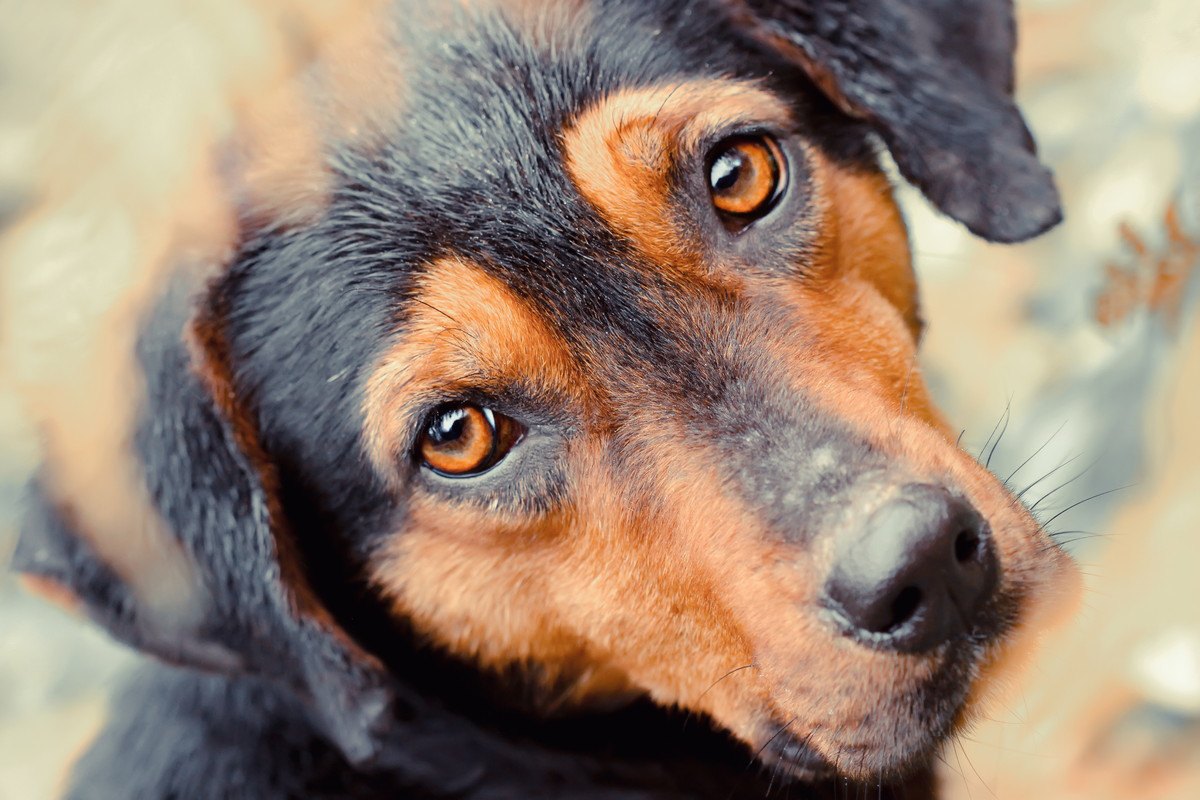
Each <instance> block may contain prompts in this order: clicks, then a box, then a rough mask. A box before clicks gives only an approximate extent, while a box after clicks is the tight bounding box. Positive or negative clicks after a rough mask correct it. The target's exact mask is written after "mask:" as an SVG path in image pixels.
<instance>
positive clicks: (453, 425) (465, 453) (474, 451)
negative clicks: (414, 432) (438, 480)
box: [417, 404, 524, 477]
mask: <svg viewBox="0 0 1200 800" xmlns="http://www.w3.org/2000/svg"><path fill="white" fill-rule="evenodd" d="M523 432H524V429H523V428H522V427H521V425H520V423H518V422H517V421H516V420H514V419H511V418H510V417H506V416H504V415H503V414H498V413H496V412H495V411H493V410H492V409H490V408H481V407H480V406H476V405H466V404H464V405H452V406H442V407H441V408H439V409H438V410H437V411H435V412H434V414H433V416H432V417H430V421H429V425H428V427H426V428H425V432H424V433H423V434H422V435H421V440H420V442H419V443H418V445H417V450H418V452H419V453H420V456H421V461H422V462H423V463H424V464H425V466H427V467H429V468H430V469H432V470H433V471H435V472H438V473H441V474H443V475H450V476H453V477H463V476H467V475H476V474H478V473H480V472H483V471H485V470H487V469H490V468H491V467H494V466H495V465H496V464H498V463H499V462H500V460H501V459H503V458H504V456H506V455H508V451H509V450H510V449H512V446H513V445H514V444H516V443H517V440H518V439H520V438H521V434H522V433H523Z"/></svg>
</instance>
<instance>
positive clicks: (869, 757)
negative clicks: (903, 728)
mask: <svg viewBox="0 0 1200 800" xmlns="http://www.w3.org/2000/svg"><path fill="white" fill-rule="evenodd" d="M930 723H931V728H930V729H929V730H920V729H913V730H911V731H909V732H907V735H904V734H902V733H901V732H899V731H895V730H893V731H891V734H890V736H889V735H885V734H884V732H883V731H882V730H880V731H879V732H878V733H873V732H869V731H862V730H860V731H858V732H857V734H856V736H855V737H854V738H853V739H846V740H844V741H839V740H838V739H837V737H835V738H834V739H833V740H831V741H829V742H827V743H826V746H825V747H823V748H821V749H820V750H819V749H818V748H817V747H816V746H815V745H814V743H813V738H814V737H813V736H811V735H810V734H806V733H804V732H803V731H801V730H799V729H798V728H796V727H795V726H794V725H792V726H787V727H784V726H783V724H782V723H780V724H779V726H778V728H779V729H780V732H779V733H778V734H777V735H775V736H774V737H773V738H772V739H771V741H770V742H768V743H767V744H766V745H765V746H763V747H762V748H761V749H760V750H759V753H758V759H759V761H760V762H761V764H762V766H763V768H765V769H768V770H770V771H771V772H772V774H778V775H782V776H786V777H788V778H790V779H793V780H799V781H810V782H811V781H819V780H825V779H830V778H835V777H837V778H848V779H851V780H861V781H877V780H880V779H883V780H899V779H903V778H905V777H907V776H909V775H910V774H912V773H914V772H916V771H918V770H920V769H922V768H924V767H927V766H928V765H929V764H930V763H931V762H932V761H933V759H934V757H935V755H936V753H937V752H938V750H939V749H940V747H941V745H942V744H944V742H945V741H946V740H947V738H948V737H949V735H950V731H951V729H952V727H953V719H947V720H942V721H935V720H930ZM826 748H828V749H826Z"/></svg>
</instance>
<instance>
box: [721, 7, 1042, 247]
mask: <svg viewBox="0 0 1200 800" xmlns="http://www.w3.org/2000/svg"><path fill="white" fill-rule="evenodd" d="M735 7H736V8H737V9H738V11H737V18H738V21H739V22H740V23H741V24H744V25H746V26H748V27H749V29H750V30H751V32H752V33H753V34H754V35H755V36H756V37H757V38H759V39H760V40H764V41H766V42H768V43H770V44H771V45H772V46H773V47H775V48H777V49H779V50H781V51H782V52H783V53H785V54H786V55H787V56H788V57H789V58H790V59H792V60H794V61H796V62H798V63H799V64H801V65H802V66H803V67H804V69H805V70H806V71H807V72H808V74H809V75H810V76H811V77H812V78H813V80H814V81H815V82H816V83H817V85H818V86H820V88H821V89H822V90H823V91H824V92H825V93H826V94H827V95H828V96H829V97H830V98H831V99H832V100H833V101H834V103H836V104H837V105H838V106H839V107H840V108H841V109H842V110H843V111H845V112H846V113H848V114H850V115H851V116H854V117H857V118H860V119H863V120H866V121H868V122H869V123H870V124H871V125H872V126H873V127H874V128H875V130H876V131H877V132H878V133H879V135H880V136H881V137H882V139H883V141H884V142H885V143H886V144H887V146H888V148H889V149H890V150H891V153H892V157H893V158H894V159H895V161H896V165H897V166H898V167H899V168H900V172H901V173H902V174H903V175H904V177H905V178H907V179H908V180H909V181H911V182H912V183H913V184H914V185H916V186H917V187H918V188H919V189H920V190H921V191H922V192H924V194H925V196H926V197H928V198H929V200H930V201H932V202H933V204H934V205H936V206H937V207H938V208H939V209H941V210H942V211H943V212H945V213H946V214H948V215H950V216H951V217H953V218H954V219H956V220H958V221H960V222H962V223H963V224H964V225H966V226H967V228H969V229H970V230H971V231H972V232H973V233H976V234H978V235H979V236H982V237H983V238H985V239H989V240H991V241H997V242H1017V241H1022V240H1024V239H1028V238H1030V237H1032V236H1036V235H1037V234H1039V233H1042V232H1043V231H1045V230H1047V229H1048V228H1050V227H1053V226H1054V225H1055V224H1057V223H1058V222H1059V221H1060V220H1061V219H1062V211H1061V209H1060V207H1059V199H1058V192H1057V190H1056V189H1055V187H1054V181H1053V178H1052V176H1051V174H1050V171H1049V170H1048V169H1047V168H1046V167H1044V166H1043V165H1042V164H1041V163H1040V162H1039V161H1038V159H1037V155H1036V149H1035V146H1034V143H1033V138H1032V137H1031V135H1030V133H1029V130H1028V128H1027V127H1026V126H1025V122H1024V120H1023V119H1022V118H1021V114H1020V112H1019V111H1018V110H1017V107H1016V105H1015V104H1014V103H1013V99H1012V93H1013V65H1012V56H1013V49H1014V46H1015V35H1014V27H1015V26H1014V21H1013V14H1012V3H1011V0H740V2H738V3H736V4H735Z"/></svg>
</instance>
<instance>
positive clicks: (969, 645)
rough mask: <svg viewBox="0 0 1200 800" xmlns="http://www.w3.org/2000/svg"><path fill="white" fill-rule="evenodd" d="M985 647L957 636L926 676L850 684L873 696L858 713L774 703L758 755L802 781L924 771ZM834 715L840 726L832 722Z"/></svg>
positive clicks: (955, 718) (951, 727)
mask: <svg viewBox="0 0 1200 800" xmlns="http://www.w3.org/2000/svg"><path fill="white" fill-rule="evenodd" d="M986 649H987V648H986V646H983V645H981V644H980V643H976V642H968V641H963V642H960V643H959V646H956V647H953V648H950V649H949V650H947V651H945V652H943V653H942V654H941V657H940V658H938V659H937V666H936V667H934V668H933V670H932V672H931V673H930V674H928V675H927V676H926V677H924V678H923V679H921V680H918V681H915V682H913V683H908V684H907V685H906V684H904V683H901V684H899V685H897V684H896V683H888V682H886V681H883V680H882V679H878V680H875V679H874V678H865V679H864V680H862V681H861V682H856V684H855V685H856V686H858V688H859V690H860V691H863V692H867V693H870V694H871V695H872V697H873V698H874V699H873V701H872V702H871V703H870V706H869V708H868V709H866V710H865V711H863V710H861V709H862V708H863V707H861V706H860V707H859V708H860V712H859V713H857V714H853V715H843V714H839V709H837V708H836V707H831V708H830V709H827V710H826V711H825V713H822V711H821V709H808V710H807V711H808V713H806V714H799V715H795V716H790V717H789V716H788V712H787V710H786V709H783V708H776V709H775V710H774V712H773V713H771V714H770V717H769V719H768V720H767V721H766V722H765V724H764V725H762V726H761V729H762V730H764V731H765V732H766V736H767V737H769V739H768V740H767V741H765V742H763V741H760V743H759V745H758V752H759V760H760V761H761V762H762V765H763V767H764V768H767V769H771V770H773V771H774V772H777V773H779V774H783V775H789V776H794V777H796V778H799V779H802V780H818V779H825V778H832V777H835V776H836V777H838V778H848V779H851V780H862V781H878V780H880V779H884V780H901V779H904V778H906V777H908V776H910V775H911V774H913V773H915V772H917V771H919V770H922V769H925V768H927V767H928V766H929V765H930V764H931V763H932V761H933V760H934V759H935V757H936V756H937V754H938V753H939V752H940V750H941V748H942V746H943V745H944V744H945V743H946V742H947V741H948V740H949V739H950V737H951V736H952V735H953V734H954V733H955V732H956V731H957V730H958V729H959V728H960V726H961V724H962V723H963V720H964V719H965V718H966V717H967V716H968V705H969V703H970V699H969V698H971V697H972V692H973V689H974V687H975V684H976V683H977V681H978V678H979V673H980V667H981V666H982V664H983V661H984V654H985V652H986ZM848 680H852V679H851V678H849V677H848ZM872 682H876V684H877V685H875V686H874V687H871V686H870V684H871V683H872ZM831 698H832V695H831ZM831 702H833V701H832V699H831ZM814 712H815V713H814ZM839 716H840V717H841V718H842V720H843V721H842V722H841V723H840V724H839V723H838V722H836V721H834V720H836V719H837V718H839ZM806 718H807V719H806Z"/></svg>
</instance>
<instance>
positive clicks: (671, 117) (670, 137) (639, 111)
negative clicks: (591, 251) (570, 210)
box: [562, 80, 790, 272]
mask: <svg viewBox="0 0 1200 800" xmlns="http://www.w3.org/2000/svg"><path fill="white" fill-rule="evenodd" d="M789 119H790V115H789V112H788V110H787V108H786V107H785V106H784V105H783V104H782V103H781V102H780V101H779V100H778V99H777V98H776V97H775V96H774V95H772V94H771V93H769V92H767V91H766V90H764V89H762V88H761V87H759V86H758V85H757V84H754V83H749V82H744V81H733V80H715V81H714V80H704V81H692V82H687V83H679V84H667V85H662V86H656V87H653V88H649V89H636V90H629V91H622V92H616V93H614V94H611V95H609V96H608V97H606V98H604V99H602V100H601V101H599V102H598V103H596V104H595V105H593V106H592V107H591V108H588V109H587V110H585V111H583V112H582V113H581V114H579V115H578V116H577V117H576V118H575V119H574V120H573V121H572V122H571V123H570V124H569V125H568V126H567V127H566V128H565V129H564V130H563V134H562V136H563V151H564V153H565V157H566V165H567V170H568V172H569V173H570V175H571V179H572V180H573V181H574V183H575V186H576V187H577V188H578V189H579V191H580V193H581V194H582V195H583V196H584V197H585V198H586V199H587V200H588V202H590V203H591V204H592V205H593V206H594V207H595V208H596V210H597V211H599V212H600V214H601V216H603V217H604V219H605V220H606V221H607V222H608V224H609V225H611V226H612V227H613V228H614V229H615V230H616V231H617V232H618V233H620V234H622V235H623V236H626V237H628V238H629V239H630V240H631V241H633V242H634V244H635V245H637V247H638V248H639V250H641V252H642V253H643V254H645V255H646V256H648V257H649V258H651V259H652V260H654V261H655V262H656V263H658V264H659V265H661V266H662V267H664V268H666V269H667V270H669V271H683V272H694V271H695V270H696V269H697V268H698V266H699V264H698V253H697V252H696V248H695V247H694V246H693V244H692V243H691V242H690V241H689V239H688V237H687V236H685V235H683V232H682V231H681V230H680V228H679V224H678V222H677V220H676V219H675V218H674V215H673V213H672V209H671V207H670V197H669V194H670V189H671V186H670V183H669V178H670V175H669V171H670V169H671V167H672V165H673V164H674V162H675V160H676V159H677V158H678V157H679V156H680V155H681V154H684V153H690V152H694V151H695V150H696V149H697V148H698V146H699V144H700V141H701V140H702V139H703V137H704V136H705V135H708V134H710V133H711V132H712V131H715V130H721V129H722V128H727V127H730V126H731V125H737V124H738V123H739V122H741V123H775V124H779V125H786V124H787V123H788V121H789Z"/></svg>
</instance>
